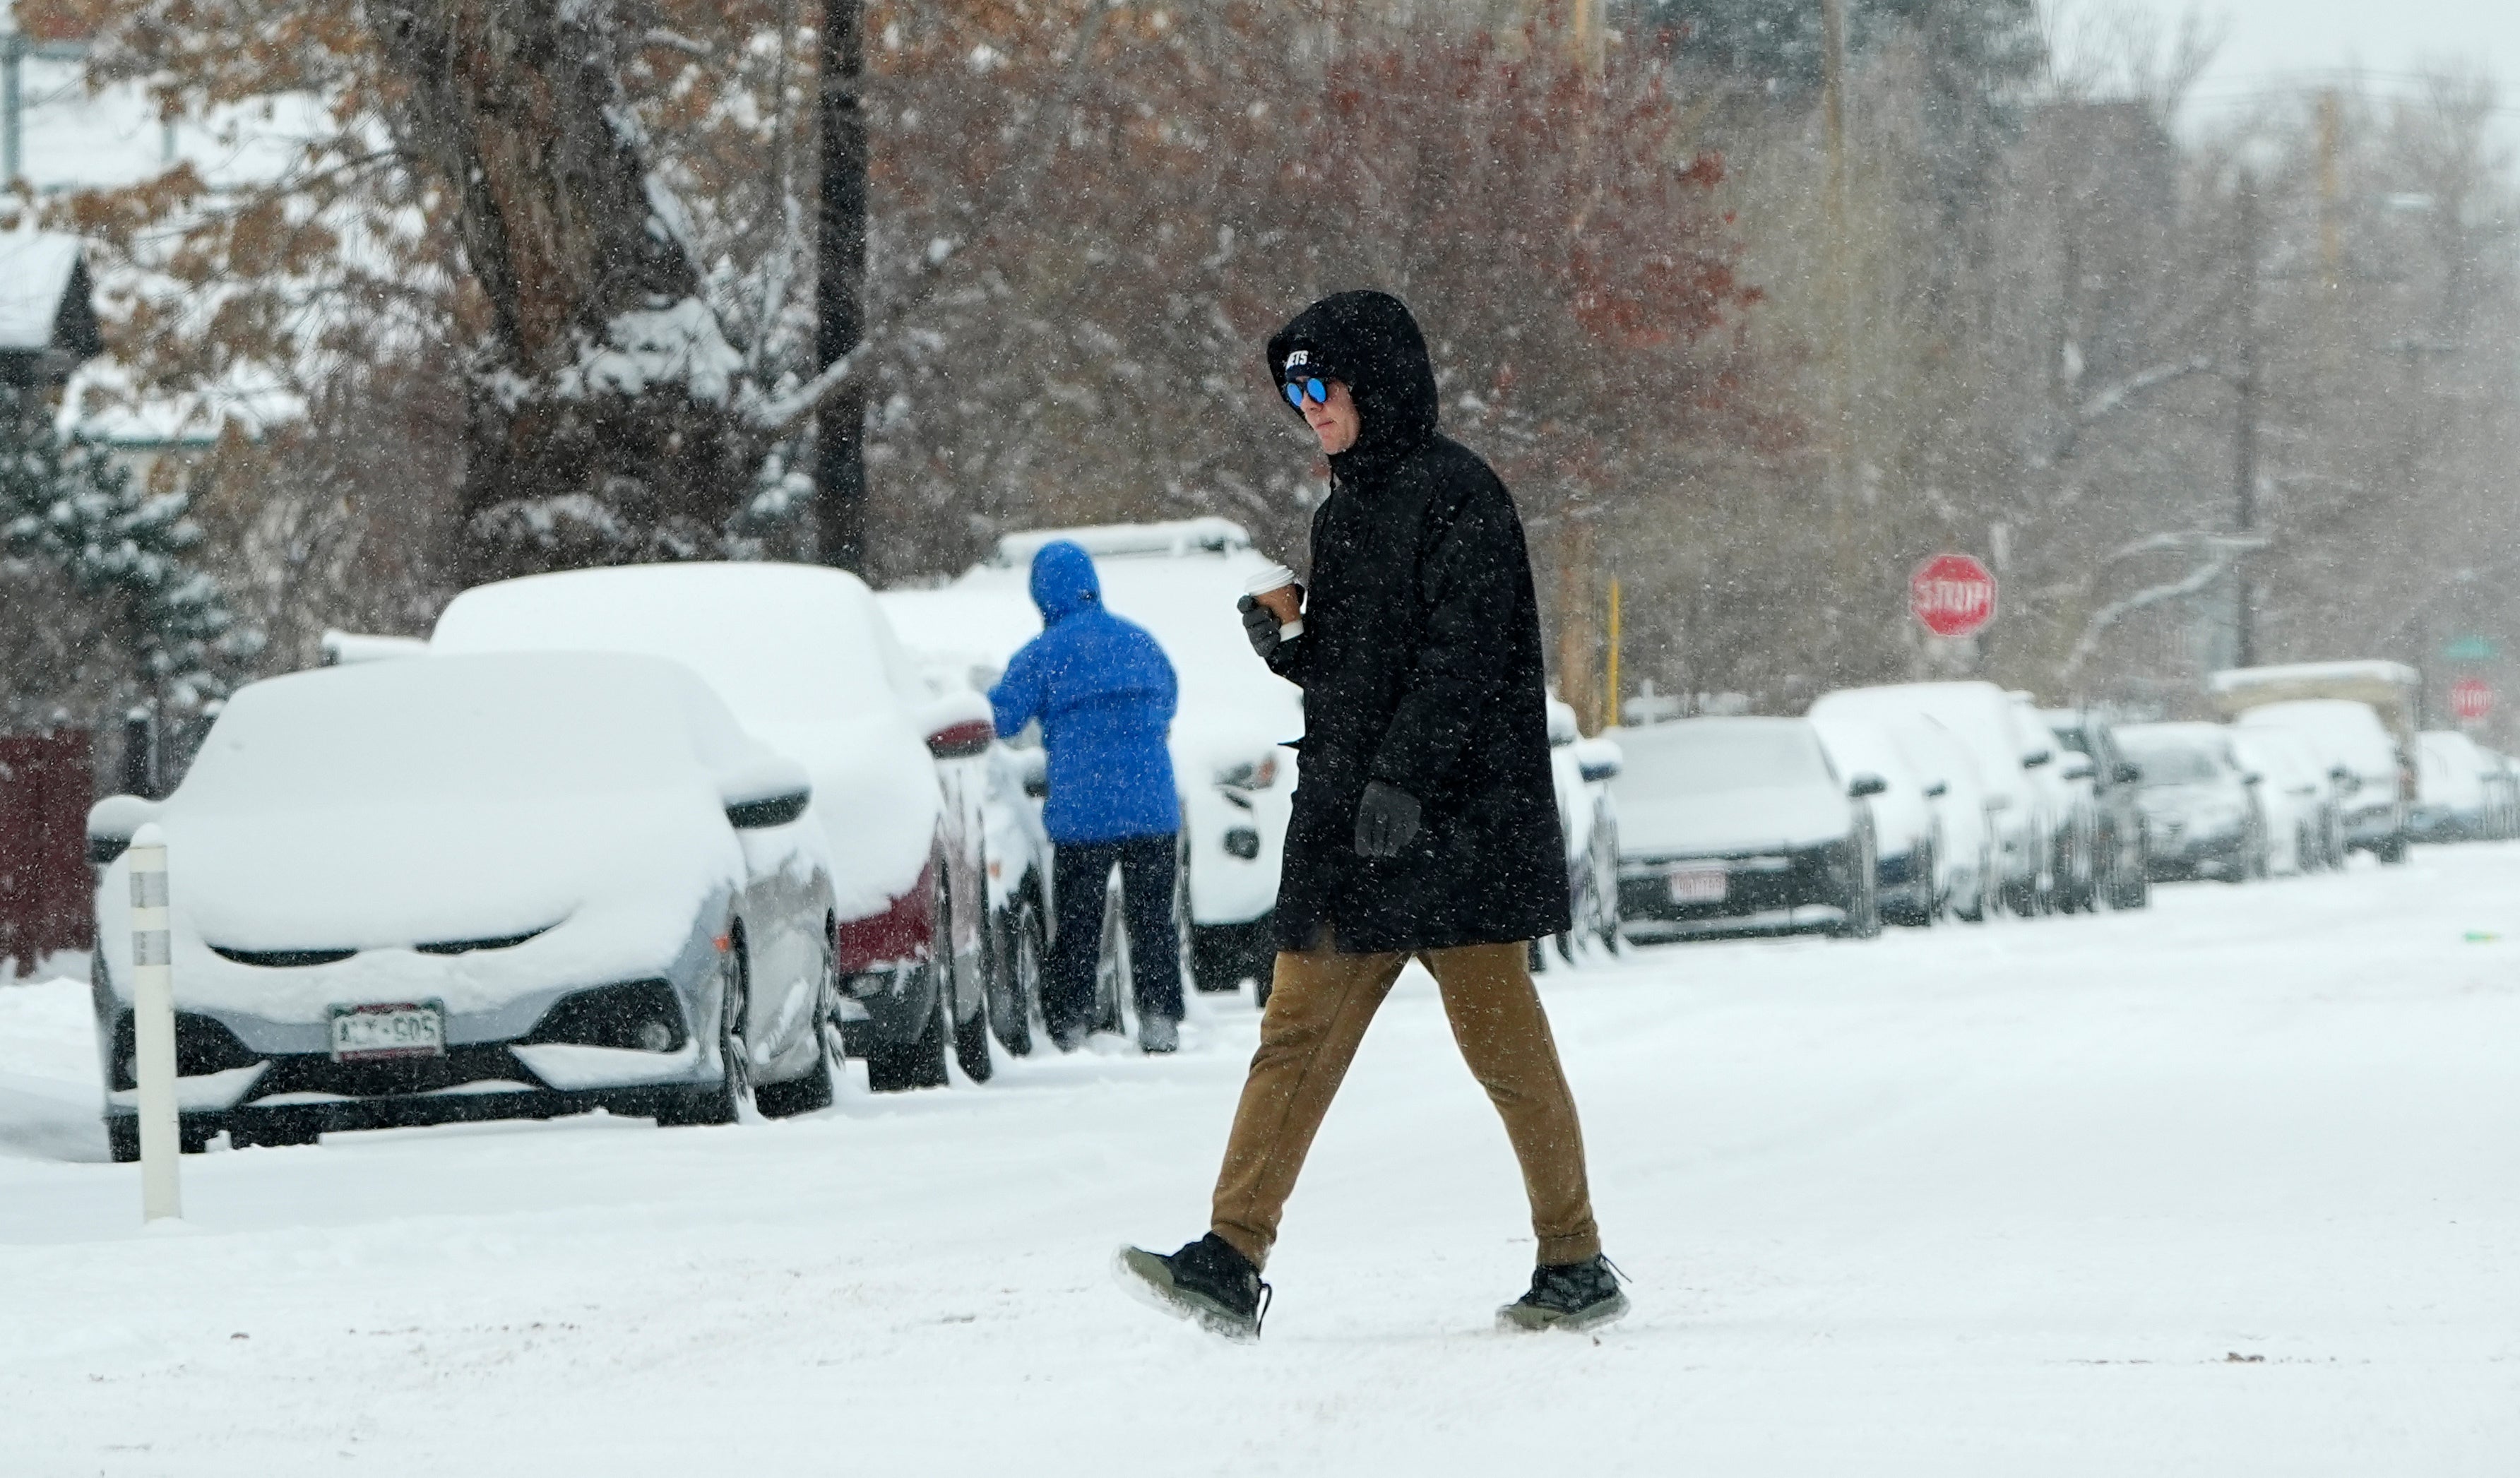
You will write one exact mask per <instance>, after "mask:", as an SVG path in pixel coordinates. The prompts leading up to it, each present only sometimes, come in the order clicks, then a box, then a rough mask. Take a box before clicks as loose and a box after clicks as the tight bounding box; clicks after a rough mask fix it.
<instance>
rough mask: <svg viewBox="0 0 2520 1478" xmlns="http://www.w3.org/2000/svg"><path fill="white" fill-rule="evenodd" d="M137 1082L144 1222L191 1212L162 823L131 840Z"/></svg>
mask: <svg viewBox="0 0 2520 1478" xmlns="http://www.w3.org/2000/svg"><path fill="white" fill-rule="evenodd" d="M126 855H127V856H128V857H129V859H130V867H129V869H128V871H129V873H130V877H131V1036H132V1048H133V1052H132V1056H133V1058H134V1060H133V1063H132V1077H133V1078H134V1079H135V1080H136V1081H137V1087H138V1088H139V1091H140V1092H139V1098H140V1219H141V1220H142V1221H144V1222H155V1221H158V1220H161V1219H164V1218H167V1217H180V1216H182V1215H183V1214H184V1197H183V1190H182V1187H181V1186H180V1184H179V1183H178V1180H177V1174H176V1169H177V1166H178V1164H179V1163H180V1161H181V1159H182V1155H183V1141H182V1140H181V1138H180V1137H179V1135H178V1132H177V1131H178V1121H177V1118H176V1111H175V970H174V963H173V960H172V951H171V949H170V948H169V943H168V933H167V917H166V916H167V909H166V898H167V894H166V838H165V835H164V833H162V832H160V831H159V830H158V824H157V823H155V822H152V823H150V824H149V825H147V826H145V827H142V828H141V829H139V830H138V831H136V832H134V833H133V834H132V837H131V849H130V851H129V852H128V853H127V854H126Z"/></svg>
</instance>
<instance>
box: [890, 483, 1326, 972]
mask: <svg viewBox="0 0 2520 1478" xmlns="http://www.w3.org/2000/svg"><path fill="white" fill-rule="evenodd" d="M1054 539H1069V540H1073V541H1075V542H1076V543H1078V544H1081V545H1083V546H1084V547H1085V549H1086V551H1087V552H1088V553H1090V554H1091V555H1093V557H1094V564H1095V570H1096V573H1097V574H1098V575H1099V576H1100V578H1101V580H1102V600H1103V605H1105V607H1106V608H1108V609H1109V610H1111V611H1112V612H1113V613H1114V614H1117V615H1121V616H1125V617H1127V618H1128V619H1130V620H1132V621H1135V622H1137V623H1138V624H1139V625H1141V626H1143V627H1145V628H1146V629H1147V630H1148V633H1150V634H1151V635H1152V636H1153V637H1154V639H1155V641H1156V642H1157V643H1158V644H1159V645H1160V646H1162V648H1163V649H1164V654H1165V655H1166V656H1168V657H1169V658H1171V660H1172V664H1173V670H1174V672H1175V674H1176V675H1177V676H1178V677H1179V679H1180V683H1181V697H1180V707H1179V710H1178V711H1177V712H1176V714H1175V716H1174V718H1173V727H1172V736H1171V748H1172V757H1173V778H1174V781H1175V783H1176V784H1178V785H1179V786H1180V789H1181V805H1182V868H1181V877H1182V883H1181V887H1182V890H1183V896H1182V903H1181V908H1182V911H1183V917H1184V918H1185V919H1186V920H1187V922H1188V927H1187V928H1185V929H1184V930H1183V938H1184V942H1185V953H1186V955H1187V957H1188V958H1187V961H1186V963H1187V965H1188V974H1189V978H1190V979H1192V980H1193V981H1195V982H1196V984H1197V986H1198V988H1199V989H1201V990H1208V991H1228V990H1233V989H1235V988H1236V987H1238V985H1240V984H1241V982H1243V981H1244V980H1253V981H1256V982H1259V983H1260V984H1262V985H1265V984H1266V983H1267V981H1268V978H1269V973H1270V969H1271V965H1272V963H1273V962H1274V961H1275V959H1276V957H1277V941H1276V935H1275V933H1274V932H1273V928H1274V920H1275V915H1276V910H1277V906H1278V868H1279V863H1280V860H1281V859H1282V858H1283V855H1284V850H1285V840H1286V825H1287V821H1288V819H1289V817H1290V816H1291V814H1292V811H1293V805H1294V790H1295V751H1294V750H1293V749H1292V748H1289V747H1286V745H1287V744H1288V743H1289V741H1291V740H1293V739H1297V738H1299V737H1300V736H1301V735H1302V734H1303V732H1304V713H1303V700H1302V694H1301V693H1300V692H1299V691H1298V690H1297V689H1296V688H1295V686H1294V685H1293V684H1291V683H1288V682H1287V681H1285V680H1284V679H1283V678H1281V677H1279V676H1278V675H1277V674H1276V673H1273V672H1271V671H1270V670H1269V667H1268V664H1267V663H1265V662H1263V661H1261V660H1260V658H1259V657H1258V655H1256V654H1255V653H1254V652H1253V651H1252V650H1251V645H1250V643H1249V641H1248V640H1247V639H1246V638H1245V637H1244V636H1243V634H1242V622H1241V618H1240V616H1239V615H1238V612H1237V611H1236V609H1235V603H1236V602H1237V601H1238V600H1239V599H1240V598H1241V596H1242V594H1243V589H1244V586H1245V585H1246V584H1247V582H1248V581H1249V580H1250V578H1251V577H1252V576H1253V575H1255V574H1258V573H1259V572H1260V571H1262V570H1263V569H1265V568H1267V567H1269V565H1270V564H1271V563H1272V561H1271V560H1268V559H1267V558H1266V557H1265V556H1262V555H1261V554H1259V553H1258V552H1256V551H1254V550H1253V549H1252V547H1251V540H1250V537H1249V536H1248V535H1247V534H1245V533H1244V532H1243V530H1242V529H1241V528H1240V527H1239V526H1238V525H1236V524H1234V523H1231V522H1228V521H1227V520H1225V519H1222V518H1193V519H1189V520H1185V521H1182V522H1178V523H1150V524H1115V525H1108V526H1103V527H1095V528H1069V529H1040V530H1034V531H1031V532H1026V533H1017V534H1009V535H1007V536H1006V537H1004V538H1003V539H1001V540H999V541H998V547H997V550H996V552H995V554H994V555H993V556H992V557H991V558H990V559H989V560H986V561H985V562H983V563H980V564H977V565H974V566H973V567H972V568H970V569H968V570H967V571H965V572H964V573H963V574H962V575H960V576H958V577H956V578H955V579H954V580H953V581H952V582H950V583H949V584H947V585H945V586H943V587H941V588H938V589H933V590H889V591H885V592H884V593H883V594H882V595H881V596H879V597H878V598H877V599H878V600H879V601H880V602H881V604H882V605H883V607H884V609H885V610H886V611H887V612H888V613H889V614H890V615H891V617H892V621H893V625H894V627H895V628H896V629H897V630H898V631H900V632H901V633H902V638H903V641H904V642H905V643H906V644H908V645H909V646H910V647H911V648H912V649H914V650H915V651H916V652H917V653H918V654H919V657H920V658H921V660H922V661H923V662H925V663H927V664H928V665H929V666H931V667H934V668H938V669H942V670H954V671H966V672H970V673H971V674H972V680H973V683H974V686H976V687H979V688H981V689H985V688H986V687H987V686H988V684H989V682H991V681H994V679H995V675H996V673H997V672H998V671H999V670H1002V669H1003V668H1004V667H1005V666H1006V664H1007V662H1008V661H1009V659H1011V658H1012V656H1013V655H1014V653H1015V650H1016V649H1018V648H1020V647H1022V646H1023V644H1024V643H1026V642H1028V641H1030V640H1032V638H1033V637H1034V636H1036V635H1038V634H1039V633H1040V631H1041V615H1040V612H1038V611H1037V610H1035V609H1034V608H1033V604H1032V598H1031V596H1030V594H1029V593H1028V590H1027V581H1028V579H1029V576H1030V572H1031V567H1032V557H1033V554H1034V552H1035V551H1037V550H1039V549H1040V548H1041V547H1042V546H1043V545H1044V544H1047V543H1049V542H1051V541H1052V540H1054ZM1006 871H1010V872H1011V871H1012V869H1011V868H1010V869H1009V870H1006ZM991 888H992V893H991V896H992V898H993V899H995V900H997V904H996V906H997V907H998V908H999V909H1000V910H1002V911H1004V910H1009V909H1020V908H1022V907H1025V906H1026V905H1027V902H1028V903H1029V906H1030V907H1032V908H1034V909H1036V910H1038V911H1040V912H1041V915H1042V917H1044V918H1049V917H1051V915H1050V912H1049V908H1050V905H1049V898H1048V890H1049V879H1048V874H1047V870H1046V869H1045V870H1043V871H1042V872H1041V873H1038V874H1036V875H1035V877H1034V878H1033V880H1032V882H1031V884H1030V891H1029V892H1027V891H1026V888H1027V883H1026V879H1025V878H1023V877H1019V876H1012V875H1001V876H999V877H997V878H994V879H992V883H991Z"/></svg>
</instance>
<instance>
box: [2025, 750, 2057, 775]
mask: <svg viewBox="0 0 2520 1478" xmlns="http://www.w3.org/2000/svg"><path fill="white" fill-rule="evenodd" d="M2055 757H2056V751H2055V750H2053V749H2033V750H2031V751H2030V752H2029V753H2028V754H2025V755H2023V756H2021V768H2022V769H2024V770H2036V769H2038V768H2039V767H2040V766H2042V765H2044V764H2046V763H2048V761H2049V760H2052V759H2054V758H2055Z"/></svg>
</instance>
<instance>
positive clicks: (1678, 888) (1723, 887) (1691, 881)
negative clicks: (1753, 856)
mask: <svg viewBox="0 0 2520 1478" xmlns="http://www.w3.org/2000/svg"><path fill="white" fill-rule="evenodd" d="M1732 886H1733V876H1732V874H1731V873H1727V872H1725V871H1724V870H1723V869H1722V868H1674V869H1672V870H1671V901H1672V902H1674V903H1722V902H1723V901H1724V896H1725V894H1727V893H1729V892H1730V891H1732Z"/></svg>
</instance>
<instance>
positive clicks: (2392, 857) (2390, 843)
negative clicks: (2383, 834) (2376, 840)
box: [2371, 831, 2407, 868]
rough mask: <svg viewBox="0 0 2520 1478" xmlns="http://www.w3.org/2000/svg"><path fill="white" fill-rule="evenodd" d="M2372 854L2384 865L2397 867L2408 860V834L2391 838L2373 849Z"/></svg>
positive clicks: (2401, 833)
mask: <svg viewBox="0 0 2520 1478" xmlns="http://www.w3.org/2000/svg"><path fill="white" fill-rule="evenodd" d="M2371 853H2372V855H2373V856H2375V857H2377V858H2379V859H2380V861H2381V862H2382V863H2383V864H2385V865H2387V866H2389V867H2393V868H2394V867H2397V866H2398V865H2399V864H2401V863H2403V862H2405V861H2406V860H2407V833H2405V832H2404V831H2400V832H2398V833H2397V834H2395V835H2393V836H2391V837H2390V838H2389V839H2388V840H2387V841H2384V842H2382V843H2380V844H2379V845H2378V846H2376V847H2373V848H2372V849H2371Z"/></svg>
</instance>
